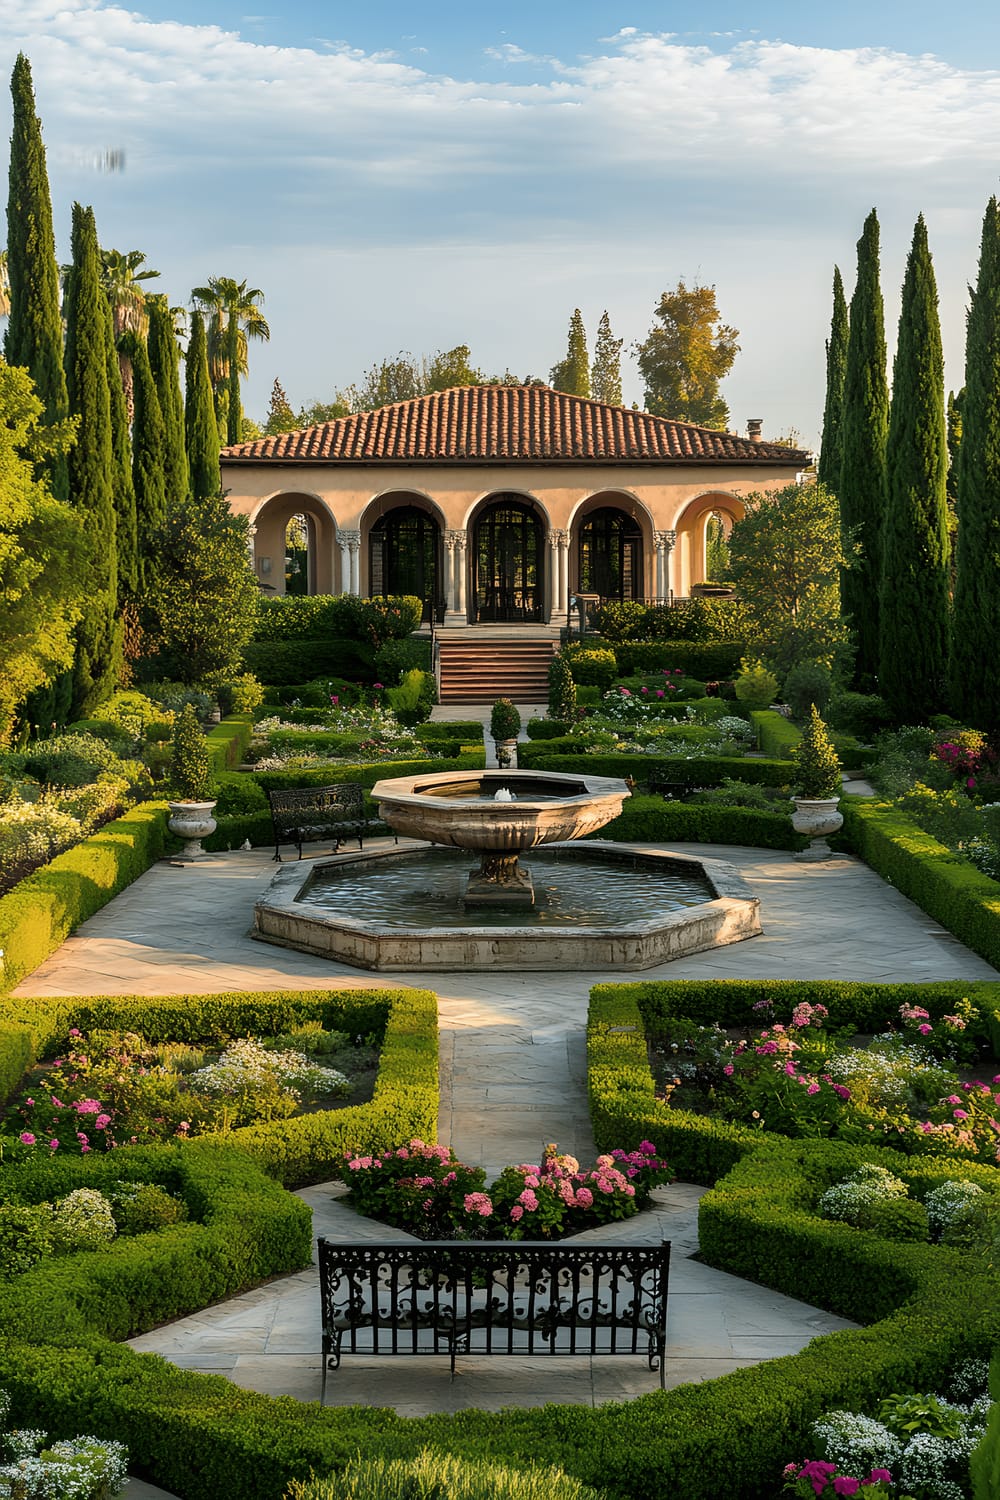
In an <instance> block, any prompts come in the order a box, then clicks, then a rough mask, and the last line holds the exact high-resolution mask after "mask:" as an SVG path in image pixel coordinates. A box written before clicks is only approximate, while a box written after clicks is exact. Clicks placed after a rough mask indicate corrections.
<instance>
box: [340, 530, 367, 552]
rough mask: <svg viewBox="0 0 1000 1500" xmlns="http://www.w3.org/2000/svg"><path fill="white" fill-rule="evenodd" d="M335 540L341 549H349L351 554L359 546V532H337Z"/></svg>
mask: <svg viewBox="0 0 1000 1500" xmlns="http://www.w3.org/2000/svg"><path fill="white" fill-rule="evenodd" d="M337 540H338V541H339V543H340V545H341V546H342V547H350V549H351V551H352V552H353V551H354V550H355V548H358V547H360V546H361V532H360V531H338V533H337Z"/></svg>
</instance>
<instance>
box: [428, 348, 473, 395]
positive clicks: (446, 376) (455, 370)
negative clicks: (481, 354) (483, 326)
mask: <svg viewBox="0 0 1000 1500" xmlns="http://www.w3.org/2000/svg"><path fill="white" fill-rule="evenodd" d="M470 358H471V355H470V352H469V346H468V344H456V345H455V347H454V349H439V350H438V352H437V353H436V354H434V355H432V356H431V358H430V359H425V360H424V361H423V380H422V382H421V385H422V388H423V389H422V394H423V395H425V396H429V395H430V394H431V393H432V392H433V391H450V390H452V389H454V387H455V386H462V385H482V384H483V374H482V371H481V370H476V369H474V368H473V366H472V365H471V364H470V363H469V360H470Z"/></svg>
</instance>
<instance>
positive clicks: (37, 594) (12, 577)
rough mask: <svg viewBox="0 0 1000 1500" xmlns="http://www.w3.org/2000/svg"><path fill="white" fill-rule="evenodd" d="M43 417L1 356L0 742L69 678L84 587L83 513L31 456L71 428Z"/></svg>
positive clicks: (24, 378) (26, 385)
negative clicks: (22, 713) (28, 707)
mask: <svg viewBox="0 0 1000 1500" xmlns="http://www.w3.org/2000/svg"><path fill="white" fill-rule="evenodd" d="M44 415H45V413H44V409H43V406H42V402H41V401H40V400H39V398H38V397H37V396H36V394H35V392H34V389H33V387H32V383H31V380H30V378H29V376H28V373H27V371H26V370H24V369H17V368H11V366H9V365H7V364H5V363H4V362H3V361H2V360H0V661H2V662H3V670H2V671H0V744H7V743H9V741H10V737H11V733H12V731H13V728H14V724H15V719H16V715H17V711H18V709H19V707H20V705H21V704H22V703H24V701H25V699H26V698H27V697H28V695H29V694H31V693H35V692H37V691H38V690H39V689H41V688H43V687H44V686H45V685H46V684H47V683H51V682H52V681H54V680H55V679H56V678H57V677H59V676H60V675H62V676H63V677H64V678H66V679H67V680H68V669H69V668H70V667H71V666H72V663H73V654H74V627H75V625H76V623H77V621H78V620H79V618H80V609H81V602H82V599H83V596H84V591H85V589H86V563H85V558H86V544H85V540H84V523H83V519H82V517H81V516H80V515H78V514H77V513H76V512H75V511H74V510H73V508H72V507H71V506H70V505H68V504H66V503H65V502H64V501H60V500H56V499H54V498H53V496H52V493H51V490H50V488H49V484H48V480H47V478H46V477H44V476H43V477H38V478H36V476H35V472H34V464H33V462H32V458H33V457H34V456H37V457H42V456H44V454H45V452H46V450H48V452H50V453H51V449H52V446H53V444H55V443H59V444H61V445H62V447H63V448H64V449H65V448H66V447H67V446H68V445H69V443H70V442H71V441H72V429H71V427H70V425H69V424H68V423H63V424H62V425H61V427H60V428H57V429H52V428H48V429H46V428H45V427H43V425H42V424H43V419H44Z"/></svg>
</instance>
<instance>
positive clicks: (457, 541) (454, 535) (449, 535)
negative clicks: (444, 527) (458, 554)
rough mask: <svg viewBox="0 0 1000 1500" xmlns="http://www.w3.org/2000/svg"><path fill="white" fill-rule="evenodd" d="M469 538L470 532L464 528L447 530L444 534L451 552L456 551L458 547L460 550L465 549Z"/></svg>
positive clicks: (446, 544) (445, 541)
mask: <svg viewBox="0 0 1000 1500" xmlns="http://www.w3.org/2000/svg"><path fill="white" fill-rule="evenodd" d="M468 540H469V536H468V532H466V531H464V530H461V531H446V532H445V534H444V544H445V546H446V547H447V548H448V550H449V552H451V551H454V549H455V548H456V547H457V548H458V549H459V551H464V550H465V547H466V544H467V543H468Z"/></svg>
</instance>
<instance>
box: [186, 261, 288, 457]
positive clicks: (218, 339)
mask: <svg viewBox="0 0 1000 1500" xmlns="http://www.w3.org/2000/svg"><path fill="white" fill-rule="evenodd" d="M191 299H192V302H193V303H194V305H195V307H197V308H199V309H200V310H201V311H202V312H206V313H208V314H209V315H210V317H211V322H210V323H209V326H208V359H209V371H210V374H211V377H212V388H213V391H214V392H215V393H216V394H217V395H220V396H221V395H222V394H223V393H224V394H225V413H226V432H225V441H226V442H227V443H229V444H232V443H238V442H239V441H240V435H241V426H240V424H241V419H242V416H243V408H242V404H241V401H240V376H241V375H245V374H246V373H247V371H248V369H249V363H248V354H247V350H248V344H249V340H250V339H261V340H263V341H264V342H266V341H267V340H268V339H269V338H270V337H271V330H270V328H269V327H268V323H267V319H266V318H265V317H264V314H263V313H262V312H261V303H262V302H263V301H264V293H263V292H262V291H261V290H260V288H259V287H248V286H247V284H246V282H245V281H235V280H234V279H233V278H232V277H231V276H210V277H209V279H208V283H207V285H206V286H196V287H195V288H194V290H193V291H192V293H191ZM218 414H219V413H218V412H217V415H218Z"/></svg>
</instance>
